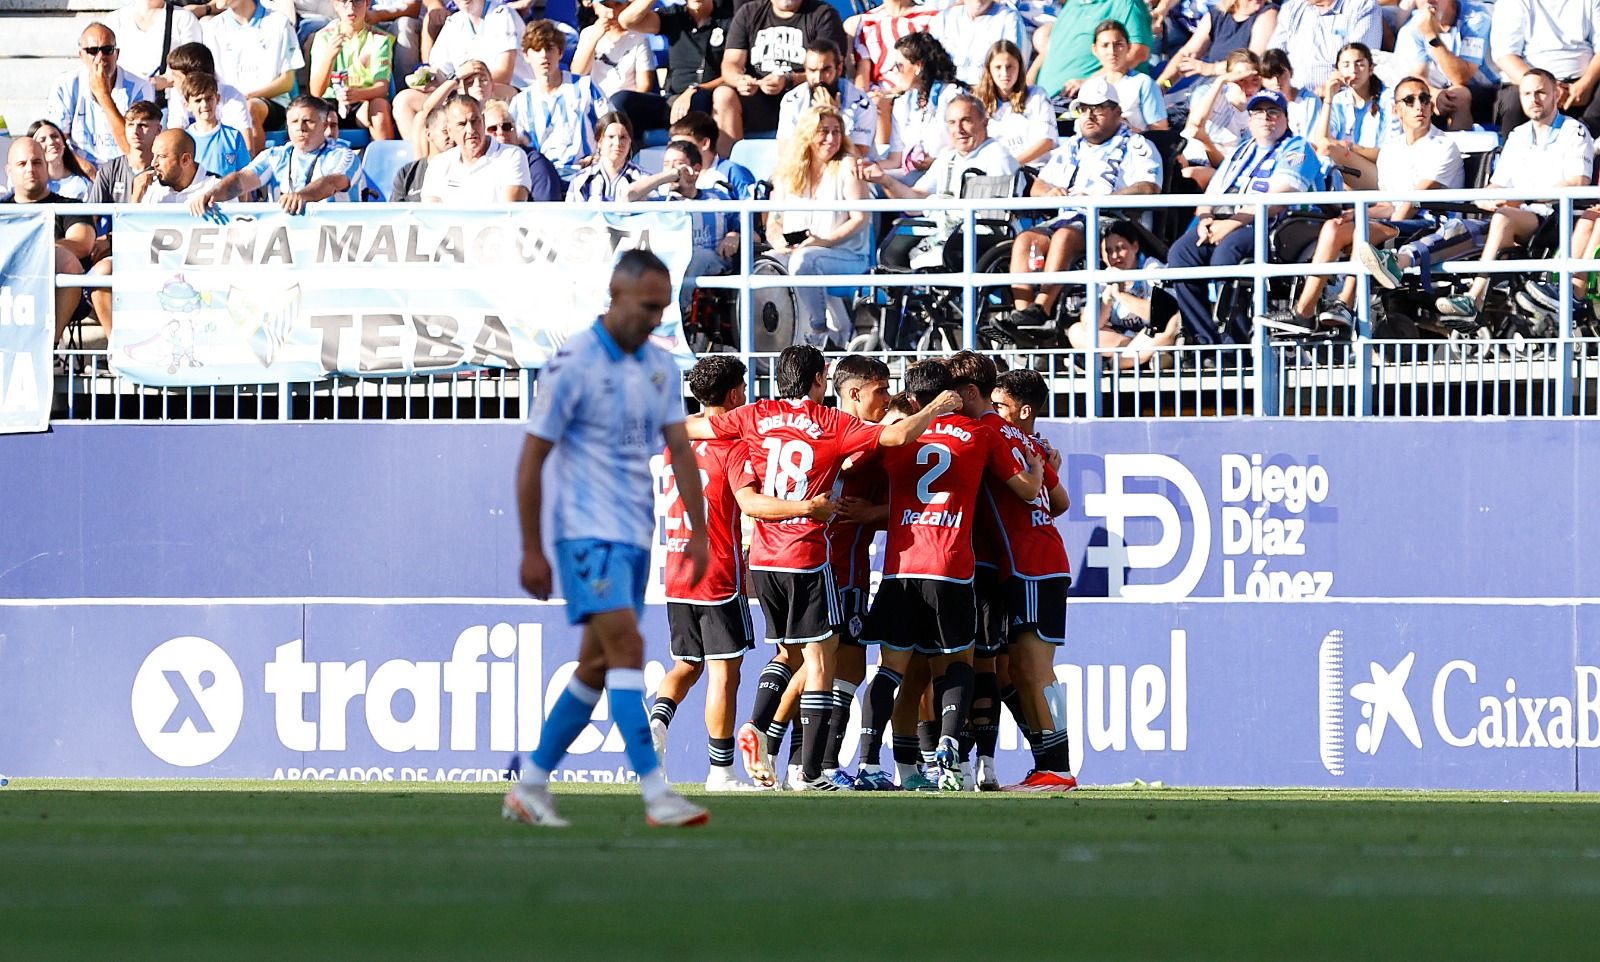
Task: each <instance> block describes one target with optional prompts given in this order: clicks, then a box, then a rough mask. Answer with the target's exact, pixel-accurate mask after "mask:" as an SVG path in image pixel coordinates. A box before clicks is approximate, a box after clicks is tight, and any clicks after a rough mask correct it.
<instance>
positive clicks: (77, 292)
mask: <svg viewBox="0 0 1600 962" xmlns="http://www.w3.org/2000/svg"><path fill="white" fill-rule="evenodd" d="M6 173H7V174H8V175H10V178H11V186H12V187H13V188H15V192H14V193H13V194H12V195H11V196H10V197H8V198H6V199H5V200H0V204H76V203H78V202H77V201H75V200H73V199H72V198H70V197H62V196H61V195H60V194H58V193H56V192H55V191H53V190H51V189H50V168H49V167H48V166H47V165H46V164H45V162H44V148H43V147H41V146H39V144H38V142H37V141H35V140H34V139H33V138H32V137H25V138H22V139H19V140H13V141H12V142H11V150H10V151H8V152H7V153H6ZM93 251H94V222H93V221H92V220H90V219H89V218H87V217H66V216H61V215H57V217H56V273H57V274H82V273H83V262H84V261H85V260H87V259H88V258H89V256H90V255H91V254H92V253H93ZM82 304H83V291H82V289H81V288H77V287H62V288H57V290H56V341H57V342H59V341H60V340H61V332H62V331H65V330H66V329H67V324H68V323H70V322H71V320H72V315H73V314H74V313H76V312H77V310H78V308H79V307H80V306H81V305H82Z"/></svg>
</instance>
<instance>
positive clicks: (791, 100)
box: [778, 39, 878, 158]
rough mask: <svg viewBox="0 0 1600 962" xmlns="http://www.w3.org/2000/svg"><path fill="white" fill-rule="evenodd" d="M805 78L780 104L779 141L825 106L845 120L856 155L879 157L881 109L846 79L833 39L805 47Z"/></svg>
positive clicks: (847, 137)
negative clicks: (807, 114) (806, 115)
mask: <svg viewBox="0 0 1600 962" xmlns="http://www.w3.org/2000/svg"><path fill="white" fill-rule="evenodd" d="M805 76H806V79H805V82H804V83H801V84H797V85H795V87H794V88H793V89H791V90H790V91H789V92H788V93H786V94H784V95H783V101H782V102H781V103H779V104H778V139H779V140H784V139H786V138H788V136H789V135H790V134H792V133H794V129H795V126H796V125H797V124H798V123H799V122H800V115H801V114H803V113H805V112H806V111H807V110H810V109H811V108H812V107H820V106H824V105H826V106H830V107H834V108H836V109H837V110H838V111H839V113H840V114H841V115H842V116H843V117H844V125H845V131H844V134H845V139H847V140H849V141H850V143H851V144H852V145H854V146H855V148H856V149H855V156H857V157H867V158H872V157H876V156H877V155H878V147H877V143H876V141H877V131H878V106H877V105H876V104H874V103H873V102H872V100H871V98H869V97H868V96H867V95H866V94H865V93H863V92H862V91H861V89H860V88H859V87H857V86H856V85H855V84H853V83H851V82H850V81H848V80H846V79H844V62H843V58H842V56H841V55H840V53H839V48H838V47H836V46H834V44H833V41H832V40H822V39H817V40H813V41H811V42H810V43H809V44H807V45H806V71H805Z"/></svg>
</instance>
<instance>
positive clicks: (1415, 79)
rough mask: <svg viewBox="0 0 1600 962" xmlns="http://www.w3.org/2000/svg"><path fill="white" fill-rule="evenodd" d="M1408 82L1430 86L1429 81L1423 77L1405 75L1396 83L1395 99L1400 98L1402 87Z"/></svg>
mask: <svg viewBox="0 0 1600 962" xmlns="http://www.w3.org/2000/svg"><path fill="white" fill-rule="evenodd" d="M1408 84H1421V85H1422V86H1423V87H1428V86H1429V84H1428V82H1427V81H1426V80H1423V79H1422V78H1421V77H1404V78H1401V80H1400V82H1399V83H1397V84H1395V85H1394V99H1396V100H1399V99H1400V88H1402V87H1405V86H1407V85H1408Z"/></svg>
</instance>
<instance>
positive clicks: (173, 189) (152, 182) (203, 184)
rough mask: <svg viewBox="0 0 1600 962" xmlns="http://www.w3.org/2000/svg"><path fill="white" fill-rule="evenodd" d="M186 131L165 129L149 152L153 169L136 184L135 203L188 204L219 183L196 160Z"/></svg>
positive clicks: (136, 180)
mask: <svg viewBox="0 0 1600 962" xmlns="http://www.w3.org/2000/svg"><path fill="white" fill-rule="evenodd" d="M194 150H195V147H194V138H193V137H191V136H189V132H188V131H186V130H163V131H162V132H161V133H160V134H158V135H156V142H155V146H154V147H152V148H151V150H150V169H149V170H148V171H146V172H144V173H141V174H140V175H139V176H138V177H136V178H134V181H133V202H134V203H135V204H187V203H188V202H189V201H190V200H191V199H193V198H194V197H195V196H196V195H197V194H200V193H202V192H204V191H205V190H207V189H208V188H210V187H211V185H212V184H215V183H216V182H217V179H216V178H215V177H213V176H211V175H210V174H209V173H207V172H206V171H204V170H202V169H201V168H200V165H199V164H198V163H196V162H195V159H194Z"/></svg>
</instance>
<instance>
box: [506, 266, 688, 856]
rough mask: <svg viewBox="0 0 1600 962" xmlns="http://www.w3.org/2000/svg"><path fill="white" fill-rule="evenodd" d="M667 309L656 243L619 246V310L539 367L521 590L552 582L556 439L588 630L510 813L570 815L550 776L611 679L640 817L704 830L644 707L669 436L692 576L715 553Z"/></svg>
mask: <svg viewBox="0 0 1600 962" xmlns="http://www.w3.org/2000/svg"><path fill="white" fill-rule="evenodd" d="M671 303H672V277H671V275H670V274H669V273H668V272H667V267H666V265H665V264H663V263H662V262H661V260H660V259H659V258H657V257H656V256H655V255H654V254H651V253H650V252H648V251H639V250H633V251H628V252H626V253H624V254H623V255H622V256H621V258H619V259H618V261H617V266H616V269H615V270H614V271H613V272H612V275H611V305H610V306H609V307H608V308H607V309H606V313H605V314H604V315H603V316H602V317H601V318H600V319H599V320H597V321H596V322H595V324H594V326H593V327H590V328H589V329H587V330H585V331H583V332H582V333H580V334H577V335H575V336H574V337H572V339H571V340H569V341H567V343H566V344H565V345H563V346H562V348H561V350H560V351H559V352H558V353H557V354H556V356H555V357H554V358H552V359H551V360H550V362H549V363H548V364H546V365H545V367H544V369H543V370H542V371H540V372H539V380H538V395H537V397H536V398H535V399H534V405H533V413H532V416H531V417H530V418H529V419H528V437H527V439H526V440H525V441H524V443H523V448H522V460H521V463H520V464H519V465H518V467H517V509H518V513H519V516H520V519H521V524H522V572H521V576H522V586H523V588H525V589H526V590H527V591H528V593H529V594H531V595H533V596H534V597H536V598H547V597H549V595H550V590H551V571H550V562H549V560H548V559H547V558H546V557H545V552H544V537H543V536H544V532H543V530H542V523H541V519H540V511H541V510H542V509H543V508H544V502H545V497H544V493H545V484H544V477H543V475H544V468H545V462H546V461H547V460H548V459H549V457H550V452H551V451H552V450H553V449H554V448H555V447H556V446H557V445H558V444H559V445H560V446H561V451H562V456H561V457H560V458H558V459H557V460H556V462H555V466H554V467H553V468H552V470H551V478H550V484H549V489H550V491H551V496H552V498H553V500H554V502H555V503H554V505H553V510H552V512H551V517H552V522H553V527H554V529H555V530H554V532H553V535H554V537H553V541H554V542H555V547H556V560H557V564H558V565H559V567H560V573H561V582H560V584H561V590H562V592H563V594H565V596H566V599H567V617H568V618H569V619H570V620H571V622H572V623H573V624H582V625H583V626H584V628H583V641H582V643H581V644H580V646H579V649H578V667H577V669H576V670H575V671H574V672H573V674H572V680H571V681H570V682H569V683H568V684H567V688H566V690H565V691H564V692H562V693H561V697H560V698H558V699H557V700H556V703H555V705H554V706H553V707H552V708H551V709H550V714H549V716H548V717H547V718H546V719H545V723H544V730H543V732H542V733H541V734H540V736H539V748H538V750H537V751H535V752H534V753H533V764H532V765H531V766H529V767H528V769H527V770H526V771H524V772H523V775H522V780H521V781H520V782H518V783H517V784H516V785H515V786H513V787H512V789H511V791H509V792H507V793H506V796H505V800H504V802H503V803H502V805H501V814H502V815H504V816H505V817H506V818H508V819H513V820H515V821H519V822H524V823H526V824H528V825H543V826H549V827H553V828H561V827H565V826H566V825H567V824H568V823H567V821H566V819H564V818H562V817H561V815H560V813H559V812H558V811H557V809H556V804H555V799H554V798H552V797H551V795H550V787H549V783H550V773H551V772H552V771H554V770H555V768H556V766H558V765H559V764H561V759H562V758H563V757H564V756H565V755H566V753H567V748H568V747H569V746H570V745H571V744H572V742H573V740H574V739H576V738H577V737H578V735H579V734H580V733H581V732H582V731H583V729H584V727H585V726H587V725H588V724H589V718H590V716H591V715H592V714H594V707H595V704H596V703H598V702H599V700H600V689H601V686H602V685H603V686H604V687H605V688H606V689H607V690H608V691H609V692H610V693H611V717H612V719H613V720H614V721H615V723H616V727H617V730H618V731H620V732H621V733H622V738H623V743H624V744H625V746H626V748H627V753H628V761H629V763H630V764H631V765H632V766H633V768H634V771H635V772H637V773H638V776H639V791H640V794H642V795H643V796H644V806H645V821H646V822H647V823H649V824H650V825H653V826H658V825H704V824H705V823H706V821H707V820H709V818H710V815H709V813H707V812H706V810H705V809H703V808H701V807H700V806H698V805H695V804H694V803H692V802H690V801H688V800H687V799H685V798H683V797H682V796H680V795H678V794H676V793H675V792H673V791H672V789H671V788H670V787H669V786H668V785H667V779H666V773H665V772H663V771H662V769H661V764H660V762H659V761H658V760H657V758H656V753H655V749H654V748H653V747H652V745H651V742H650V723H649V721H648V719H647V718H646V716H645V710H644V639H643V638H642V637H641V636H640V634H639V613H640V611H641V610H642V609H643V607H644V589H645V584H646V583H647V582H648V580H649V577H650V539H651V537H652V536H653V535H654V533H655V511H654V507H655V505H654V504H653V501H652V498H651V491H650V489H651V484H650V459H651V457H652V456H653V455H654V454H655V452H656V450H657V447H656V446H657V445H658V444H660V443H661V442H660V439H661V438H665V440H666V445H667V450H669V451H670V452H672V459H673V476H674V478H676V480H677V484H678V496H679V498H680V499H681V500H682V502H683V512H684V515H683V516H684V518H685V519H686V520H687V522H688V526H689V537H688V541H687V543H686V544H685V545H684V548H683V552H684V554H685V556H686V557H687V558H688V559H689V567H690V574H691V576H692V578H693V579H694V580H699V578H700V577H701V576H702V575H703V574H704V573H705V570H706V566H707V561H708V557H709V549H708V544H707V538H706V525H705V511H704V504H703V503H702V500H701V490H700V472H699V471H698V470H697V469H696V467H695V457H694V451H693V449H691V448H690V446H689V438H688V435H687V434H686V433H685V432H684V426H683V387H682V379H681V377H680V376H679V374H678V369H677V365H676V363H675V362H674V361H673V359H672V356H671V355H670V354H668V353H667V352H666V351H664V350H662V349H661V348H659V347H657V346H655V345H653V344H650V343H649V337H650V332H651V331H653V330H655V328H656V327H657V325H659V324H660V323H661V314H662V312H663V311H665V310H666V309H667V306H668V305H669V304H671Z"/></svg>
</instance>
